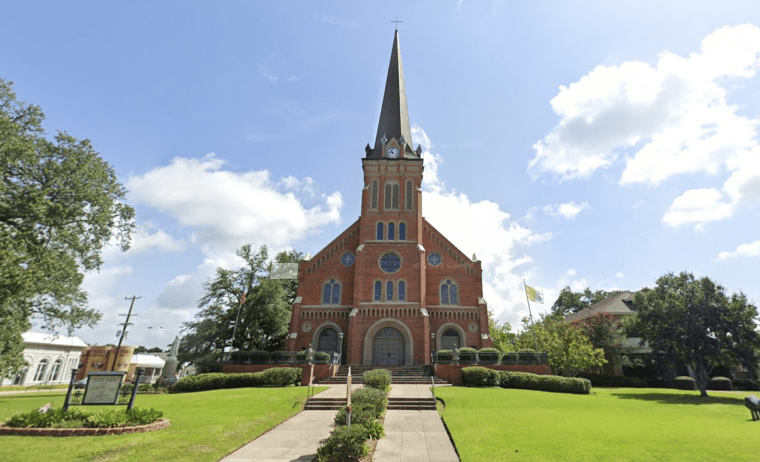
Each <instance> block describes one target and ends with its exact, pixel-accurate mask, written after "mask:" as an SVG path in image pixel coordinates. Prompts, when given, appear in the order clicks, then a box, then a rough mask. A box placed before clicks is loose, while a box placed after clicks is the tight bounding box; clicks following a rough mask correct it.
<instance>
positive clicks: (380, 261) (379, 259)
mask: <svg viewBox="0 0 760 462" xmlns="http://www.w3.org/2000/svg"><path fill="white" fill-rule="evenodd" d="M388 255H394V256H395V257H396V258H397V259H398V267H397V268H396V269H395V270H393V271H386V269H385V268H384V267H383V258H385V257H386V256H388ZM377 266H378V267H380V269H381V270H382V271H383V272H384V273H385V274H395V273H396V272H398V270H400V269H401V267H402V266H404V257H402V256H401V254H400V253H398V252H396V251H395V250H386V251H383V252H381V253H380V255H378V257H377ZM386 267H387V265H386Z"/></svg>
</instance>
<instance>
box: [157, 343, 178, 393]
mask: <svg viewBox="0 0 760 462" xmlns="http://www.w3.org/2000/svg"><path fill="white" fill-rule="evenodd" d="M178 351H179V335H178V336H176V337H174V342H173V343H172V348H171V350H169V357H168V358H166V363H164V370H163V372H162V373H161V386H162V387H171V386H172V385H174V384H175V383H177V352H178Z"/></svg>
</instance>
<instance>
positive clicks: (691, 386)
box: [673, 375, 697, 390]
mask: <svg viewBox="0 0 760 462" xmlns="http://www.w3.org/2000/svg"><path fill="white" fill-rule="evenodd" d="M673 386H674V387H675V388H677V389H679V390H696V389H697V381H696V380H694V379H692V378H691V377H689V376H686V375H679V376H678V377H676V378H675V379H674V380H673Z"/></svg>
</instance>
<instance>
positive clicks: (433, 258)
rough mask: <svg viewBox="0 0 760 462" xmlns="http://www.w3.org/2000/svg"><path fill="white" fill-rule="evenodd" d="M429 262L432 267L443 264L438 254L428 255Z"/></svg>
mask: <svg viewBox="0 0 760 462" xmlns="http://www.w3.org/2000/svg"><path fill="white" fill-rule="evenodd" d="M427 261H428V263H430V266H438V265H440V264H441V256H440V255H438V254H437V253H431V254H430V255H428V258H427Z"/></svg>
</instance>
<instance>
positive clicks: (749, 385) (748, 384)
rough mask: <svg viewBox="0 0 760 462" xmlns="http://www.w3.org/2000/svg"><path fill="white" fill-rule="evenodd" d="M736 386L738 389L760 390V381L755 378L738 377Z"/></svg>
mask: <svg viewBox="0 0 760 462" xmlns="http://www.w3.org/2000/svg"><path fill="white" fill-rule="evenodd" d="M734 388H736V389H737V390H746V391H760V383H758V382H757V380H753V379H736V380H734Z"/></svg>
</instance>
